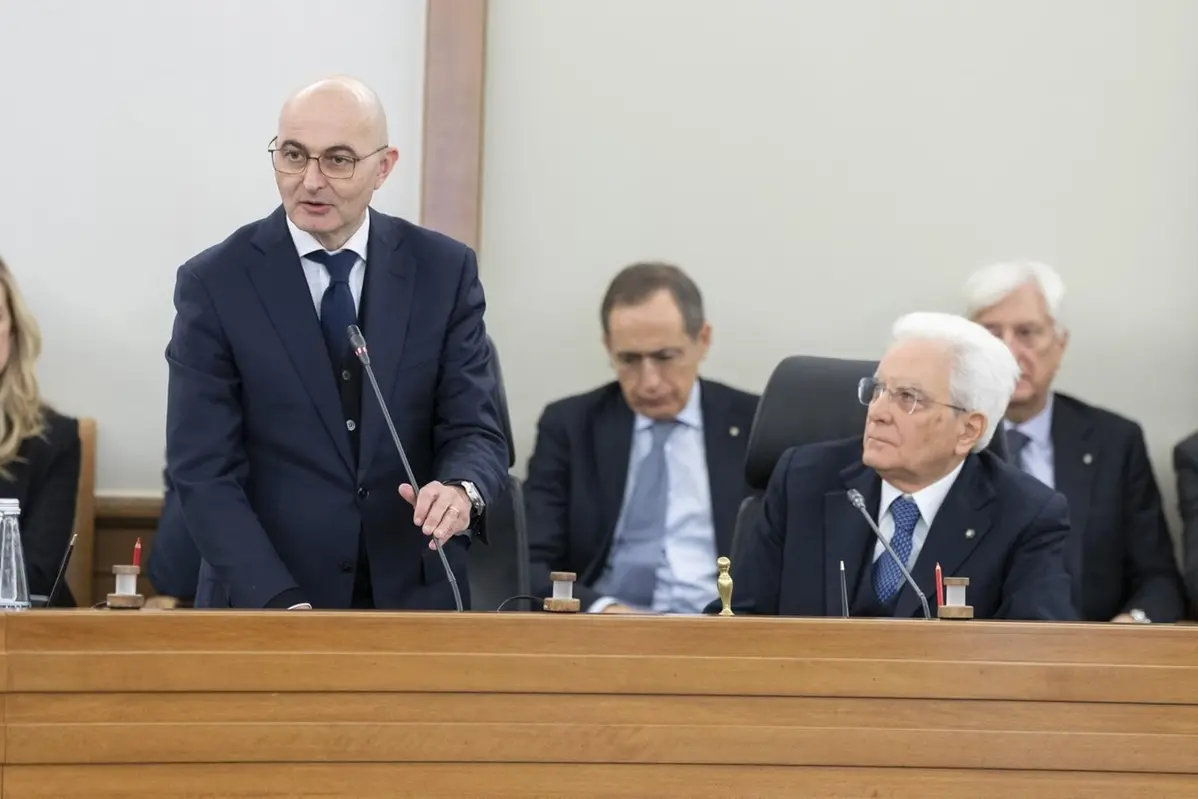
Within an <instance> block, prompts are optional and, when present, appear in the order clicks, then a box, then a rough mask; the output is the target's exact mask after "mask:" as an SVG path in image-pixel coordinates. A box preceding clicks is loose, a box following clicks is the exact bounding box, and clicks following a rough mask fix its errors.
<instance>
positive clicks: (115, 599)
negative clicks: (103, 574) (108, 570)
mask: <svg viewBox="0 0 1198 799" xmlns="http://www.w3.org/2000/svg"><path fill="white" fill-rule="evenodd" d="M112 573H113V575H114V576H115V577H116V590H114V591H113V592H112V593H111V594H109V595H108V607H109V609H111V610H139V609H140V608H141V607H142V606H143V605H144V604H146V598H145V597H144V596H142V595H141V594H139V593H137V576H138V575H139V574H141V567H140V566H113V567H112Z"/></svg>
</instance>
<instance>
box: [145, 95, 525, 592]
mask: <svg viewBox="0 0 1198 799" xmlns="http://www.w3.org/2000/svg"><path fill="white" fill-rule="evenodd" d="M268 152H269V158H270V164H271V166H272V167H273V172H274V175H275V182H276V184H277V186H278V189H279V194H280V196H281V198H282V201H283V202H282V207H280V208H279V209H277V210H276V211H275V212H274V213H272V214H271V215H270V216H268V217H266V218H265V219H262V220H259V221H257V222H253V223H251V224H249V225H246V226H245V227H243V228H241V229H240V230H238V231H236V232H234V233H233V234H232V235H231V236H230V237H229V238H228V239H226V240H225V241H223V242H222V243H220V244H218V245H216V246H215V247H212V248H210V249H208V250H206V251H205V252H203V253H201V254H200V255H198V256H196V257H195V258H193V259H192V260H190V261H188V262H187V263H186V264H184V265H183V266H182V267H181V268H180V269H179V272H178V277H177V282H176V286H175V308H176V316H175V323H174V329H173V332H172V335H171V340H170V344H169V345H168V347H167V351H166V356H167V362H168V364H169V369H170V383H169V391H168V397H167V463H168V470H169V474H170V479H171V483H172V484H173V488H174V494H175V500H176V502H177V504H178V509H179V511H181V518H182V524H175V525H174V526H173V527H171V528H170V529H171V530H174V531H175V532H176V534H178V531H179V530H181V529H184V528H185V530H186V532H187V533H189V534H190V536H191V538H192V539H193V540H194V542H195V545H196V547H197V548H198V550H199V554H200V555H201V556H202V559H203V560H202V563H201V565H200V572H199V585H198V587H197V590H196V604H197V605H198V606H201V607H203V606H209V605H213V606H215V605H220V606H225V607H227V606H233V607H245V608H288V609H306V608H311V607H316V608H350V607H354V608H380V609H393V608H408V609H453V608H454V606H455V602H454V598H453V594H452V591H451V588H450V585H449V582H448V579H447V576H446V573H445V570H444V568H443V566H442V564H441V562H440V560H439V556H438V554H437V553H436V552H435V551H434V542H433V540H432V538H431V537H432V536H435V537H436V539H437V540H438V541H441V542H442V543H443V546H444V552H445V555H446V556H447V557H448V559H449V564H450V566H451V568H452V570H453V572H454V574H455V576H456V577H457V581H458V583H459V585H460V586H462V589H463V600H464V604H466V605H467V606H468V604H469V593H468V590H467V586H468V581H467V579H466V574H465V569H466V560H467V559H466V551H465V550H466V546H467V545H468V540H469V535H463V534H464V533H468V532H470V531H473V532H475V533H480V534H481V533H482V531H483V513H484V511H485V508H486V505H487V502H488V501H489V500H490V499H491V498H493V497H495V496H496V495H497V494H498V492H499V491H500V486H501V484H502V483H503V481H505V479H506V472H507V460H508V457H507V444H506V442H505V439H504V436H503V432H502V428H501V425H500V420H499V412H498V401H497V400H498V394H497V386H496V384H495V380H494V378H493V376H492V374H493V373H492V369H491V365H490V358H491V351H490V348H489V347H488V345H487V341H486V336H485V329H484V325H483V311H484V307H485V301H484V297H483V289H482V285H481V284H480V283H479V278H478V267H477V264H476V261H475V256H474V253H473V252H472V251H471V250H470V249H469V248H468V247H466V246H465V245H463V244H461V243H459V242H456V241H453V240H451V239H449V238H447V237H445V236H442V235H440V234H437V233H434V232H432V231H429V230H425V229H423V228H420V227H418V226H416V225H414V224H412V223H410V222H407V221H405V220H402V219H398V218H395V217H391V216H387V215H385V214H382V213H379V212H377V211H375V210H373V209H372V208H371V207H370V202H371V198H372V196H373V194H374V192H375V190H376V189H378V188H379V187H381V186H382V185H383V183H384V182H385V181H386V180H387V178H388V176H389V175H390V174H391V171H392V169H393V168H394V167H395V165H396V162H397V160H398V157H399V155H398V153H397V152H396V150H395V148H394V147H391V146H390V145H389V144H388V143H387V121H386V116H385V114H384V112H383V108H382V104H381V103H380V102H379V99H378V97H377V96H376V95H375V94H374V92H373V91H371V90H370V89H369V88H367V87H366V86H365V85H363V84H362V83H361V82H359V81H357V80H353V79H350V78H331V79H327V80H323V81H320V82H318V83H316V84H313V85H312V86H309V87H307V88H305V89H303V90H302V91H300V92H299V93H297V94H296V95H294V96H293V97H292V98H291V99H290V100H288V101H287V103H286V104H285V105H284V107H283V110H282V112H281V114H280V115H279V126H278V131H277V135H276V136H275V138H274V139H273V140H272V141H271V143H270V145H269V148H268ZM264 166H265V164H264ZM352 325H358V326H359V327H360V328H361V329H362V330H363V331H364V332H365V335H366V340H367V342H368V345H369V351H370V359H371V364H372V366H373V369H374V373H375V375H376V376H377V380H378V386H379V388H380V389H381V391H382V393H383V396H384V397H385V398H386V402H387V404H388V406H389V408H390V409H391V412H392V414H393V415H394V422H395V426H396V428H397V430H398V433H399V436H400V438H401V439H402V441H403V442H404V444H405V445H406V453H407V457H408V459H409V461H410V464H411V468H412V470H413V472H414V474H415V478H416V480H417V482H418V483H421V484H422V485H421V488H420V491H419V494H416V493H415V492H414V487H413V486H412V485H410V481H409V480H408V479H407V477H406V476H405V469H404V468H403V464H402V462H401V458H400V456H399V454H398V453H397V452H396V449H395V447H394V445H393V444H392V442H391V437H390V434H389V432H388V430H387V427H386V425H385V423H384V419H383V416H382V412H381V410H380V408H379V405H378V403H377V402H376V401H375V398H374V397H373V396H363V395H364V394H369V393H371V392H370V389H369V387H367V388H366V389H365V390H364V389H363V374H362V372H363V370H362V368H361V364H360V362H359V359H358V358H357V357H356V354H355V352H354V351H353V348H351V346H350V341H349V337H348V332H347V329H348V328H349V327H350V326H352Z"/></svg>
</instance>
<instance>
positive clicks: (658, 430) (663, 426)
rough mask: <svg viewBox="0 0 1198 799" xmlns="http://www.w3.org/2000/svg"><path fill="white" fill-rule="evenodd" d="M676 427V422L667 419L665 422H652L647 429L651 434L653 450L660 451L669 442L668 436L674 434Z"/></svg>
mask: <svg viewBox="0 0 1198 799" xmlns="http://www.w3.org/2000/svg"><path fill="white" fill-rule="evenodd" d="M677 426H678V420H676V419H669V420H667V421H658V422H654V423H653V426H652V427H650V428H649V429H650V430H651V431H652V433H653V449H661V448H662V447H664V446H665V445H666V441H667V440H669V438H670V434H671V433H673V432H674V428H675V427H677Z"/></svg>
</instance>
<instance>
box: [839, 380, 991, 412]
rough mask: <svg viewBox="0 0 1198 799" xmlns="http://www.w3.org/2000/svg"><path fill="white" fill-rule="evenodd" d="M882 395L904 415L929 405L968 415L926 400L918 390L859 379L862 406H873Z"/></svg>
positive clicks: (858, 391)
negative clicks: (892, 386)
mask: <svg viewBox="0 0 1198 799" xmlns="http://www.w3.org/2000/svg"><path fill="white" fill-rule="evenodd" d="M883 394H885V395H886V397H887V399H889V400H890V401H891V402H893V403H894V404H895V406H896V407H897V408H898V409H899V410H901V411H902V412H903V413H906V414H912V413H915V411H916V409H917V408H926V407H927V406H929V405H942V406H944V407H945V408H952V409H953V410H954V411H960V412H961V413H968V411H966V410H965V409H964V408H962V407H961V406H959V405H949V404H948V403H947V402H937V401H936V400H933V399H928V398H927V397H925V396H924V395H923V394H922V393H921V392H920V391H919V390H918V389H914V388H889V387H888V386H886V385H885V384H884V383H882V381H880V380H878V379H877V378H874V377H863V378H861V382H859V383H858V384H857V399H858V400H860V401H861V404H862V405H871V404H873V403H874V402H875V401H876V400H877V399H878V397H880V396H882V395H883Z"/></svg>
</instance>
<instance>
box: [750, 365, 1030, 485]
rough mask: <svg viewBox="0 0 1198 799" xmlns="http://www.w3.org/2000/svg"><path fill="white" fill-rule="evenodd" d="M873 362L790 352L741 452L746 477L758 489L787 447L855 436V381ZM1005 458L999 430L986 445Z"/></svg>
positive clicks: (860, 427) (861, 416) (859, 412)
mask: <svg viewBox="0 0 1198 799" xmlns="http://www.w3.org/2000/svg"><path fill="white" fill-rule="evenodd" d="M877 367H878V363H877V361H852V360H845V359H841V358H819V357H815V356H811V355H794V356H791V357H789V358H786V359H784V360H783V361H782V362H781V363H780V364H778V366H777V368H775V369H774V373H773V374H772V375H770V379H769V382H768V383H767V384H766V387H765V392H764V393H762V395H761V402H760V403H759V404H758V405H757V415H756V417H755V418H754V420H753V430H752V432H751V433H750V434H749V448H748V452H747V454H746V456H745V479H746V480H747V481H748V483H749V485H750V486H751V487H752V488H754V489H757V490H764V489H765V488H766V486H767V485H768V484H769V480H770V475H771V474H772V473H773V471H774V466H776V465H777V463H778V460H779V459H780V458H781V457H782V453H783V452H785V451H786V450H788V449H789V448H791V447H798V446H802V445H804V444H815V443H818V442H821V441H836V440H838V439H842V438H850V437H852V436H860V435H861V434H862V432H863V431H864V429H865V414H866V407H865V406H864V405H862V404H861V403H860V402H859V401H858V400H857V383H858V382H859V381H860V380H861V378H863V377H869V376H871V375H872V374H873V373H874V372H875V371H876V370H877ZM987 449H989V450H990V451H991V452H993V453H995V454H996V455H998V457H1000V458H1002V459H1003V460H1007V449H1006V439H1005V437H1004V436H1003V435H1002V432H1001V430H1000V431H999V432H998V433H996V434H995V436H994V438H993V439H991V441H990V444H989V446H988V447H987Z"/></svg>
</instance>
